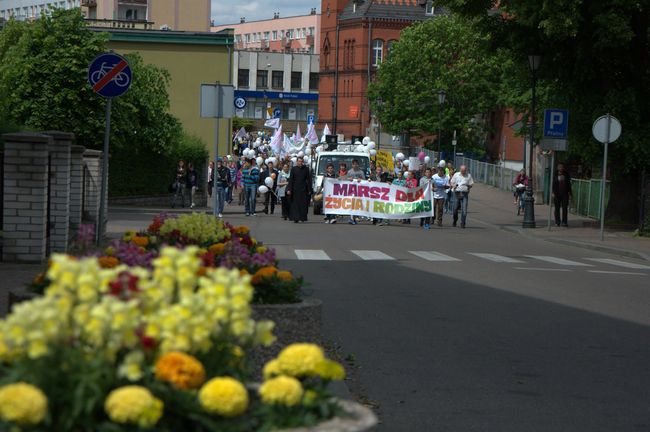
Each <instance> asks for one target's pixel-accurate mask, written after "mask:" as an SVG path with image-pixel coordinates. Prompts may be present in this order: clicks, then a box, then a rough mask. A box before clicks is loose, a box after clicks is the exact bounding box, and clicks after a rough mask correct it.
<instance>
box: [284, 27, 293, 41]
mask: <svg viewBox="0 0 650 432" xmlns="http://www.w3.org/2000/svg"><path fill="white" fill-rule="evenodd" d="M286 36H287V39H293V29H291V30H287V35H286Z"/></svg>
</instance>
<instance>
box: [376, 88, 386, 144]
mask: <svg viewBox="0 0 650 432" xmlns="http://www.w3.org/2000/svg"><path fill="white" fill-rule="evenodd" d="M375 104H376V105H377V108H378V109H377V111H379V109H380V108H381V107H382V106H383V105H384V100H383V99H382V98H377V100H376V101H375ZM375 118H376V119H377V151H379V149H381V122H380V121H379V116H378V115H377V114H375Z"/></svg>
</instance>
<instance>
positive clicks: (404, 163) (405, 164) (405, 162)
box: [402, 160, 410, 167]
mask: <svg viewBox="0 0 650 432" xmlns="http://www.w3.org/2000/svg"><path fill="white" fill-rule="evenodd" d="M409 163H410V162H409V161H407V160H405V161H404V162H402V165H404V166H405V167H408V166H409Z"/></svg>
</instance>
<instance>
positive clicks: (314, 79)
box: [309, 72, 318, 90]
mask: <svg viewBox="0 0 650 432" xmlns="http://www.w3.org/2000/svg"><path fill="white" fill-rule="evenodd" d="M309 90H318V73H316V72H312V73H310V74H309Z"/></svg>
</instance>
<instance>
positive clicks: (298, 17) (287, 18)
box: [210, 12, 321, 28]
mask: <svg viewBox="0 0 650 432" xmlns="http://www.w3.org/2000/svg"><path fill="white" fill-rule="evenodd" d="M320 15H321V14H320V12H317V13H315V14H304V15H291V16H286V17H278V18H264V19H258V20H251V21H244V22H241V21H240V22H235V23H228V24H211V25H210V27H211V28H217V27H218V28H234V27H237V26H239V25H241V24H251V23H263V22H267V21H288V20H292V19H300V18H303V19H304V18H309V17H316V19H318V17H320Z"/></svg>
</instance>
